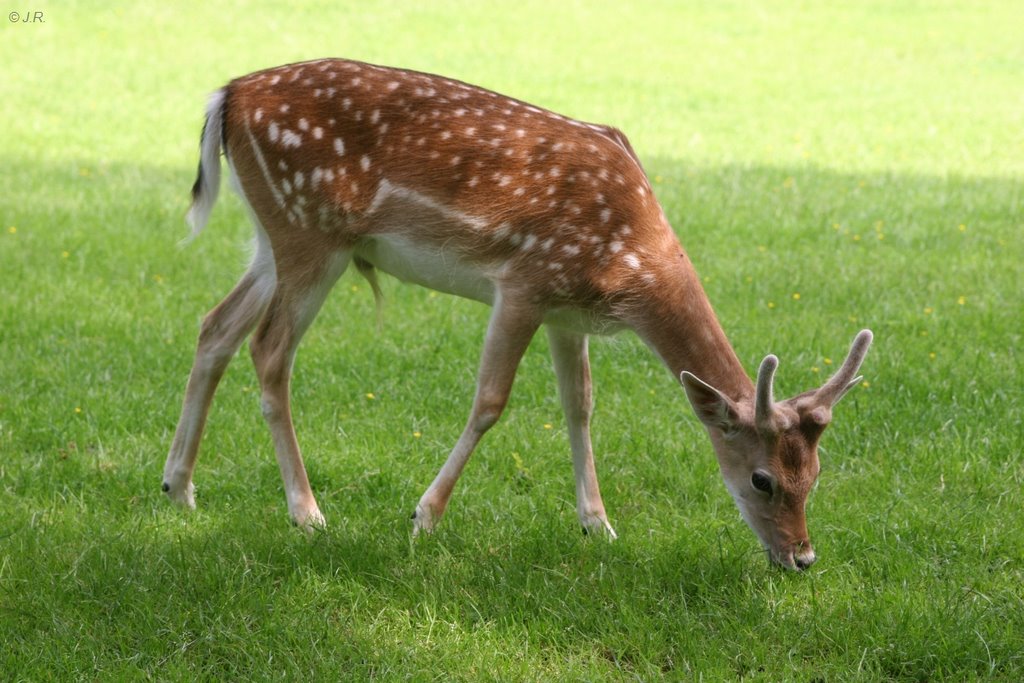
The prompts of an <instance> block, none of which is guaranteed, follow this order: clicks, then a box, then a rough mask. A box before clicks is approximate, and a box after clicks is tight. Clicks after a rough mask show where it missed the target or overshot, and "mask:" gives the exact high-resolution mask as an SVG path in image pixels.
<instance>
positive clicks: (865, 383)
mask: <svg viewBox="0 0 1024 683" xmlns="http://www.w3.org/2000/svg"><path fill="white" fill-rule="evenodd" d="M860 385H861V386H862V387H864V388H865V389H867V388H868V387H870V386H871V382H869V381H867V380H864V381H863V382H861V383H860Z"/></svg>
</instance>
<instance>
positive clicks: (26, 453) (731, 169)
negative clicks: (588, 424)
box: [0, 0, 1024, 681]
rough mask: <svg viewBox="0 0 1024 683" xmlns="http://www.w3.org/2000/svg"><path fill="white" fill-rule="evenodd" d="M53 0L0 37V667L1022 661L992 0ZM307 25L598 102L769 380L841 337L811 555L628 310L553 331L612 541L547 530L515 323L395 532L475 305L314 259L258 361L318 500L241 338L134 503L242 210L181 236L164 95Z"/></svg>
mask: <svg viewBox="0 0 1024 683" xmlns="http://www.w3.org/2000/svg"><path fill="white" fill-rule="evenodd" d="M56 5H64V6H53V7H44V8H43V16H42V21H37V22H22V21H17V22H12V21H9V20H10V19H11V18H14V17H13V15H12V16H10V17H8V18H7V19H5V20H4V23H3V25H2V26H0V37H2V39H0V60H2V61H0V63H2V64H3V70H2V73H0V121H2V122H3V125H2V126H0V150H2V153H3V162H4V163H3V164H2V165H0V187H3V188H4V190H3V192H0V221H2V222H0V350H2V362H0V644H2V646H0V672H2V674H3V675H2V677H3V678H4V679H5V680H33V681H35V680H70V679H88V680H97V679H104V680H109V679H115V680H118V679H131V680H134V679H143V678H151V679H158V680H262V679H273V678H280V679H290V680H353V679H354V680H359V679H368V678H380V679H386V680H389V679H406V678H408V679H413V680H426V679H438V680H450V679H456V680H460V679H461V680H481V679H483V680H492V679H493V680H606V679H607V680H622V679H640V680H651V679H657V678H660V677H664V678H667V679H684V680H690V679H694V680H732V679H744V680H768V681H776V680H796V681H816V680H823V681H824V680H827V681H832V680H866V681H875V680H883V679H893V680H939V679H951V680H965V679H968V680H969V679H1002V680H1007V681H1016V680H1020V679H1021V678H1024V516H1022V510H1024V458H1022V450H1024V430H1022V428H1021V425H1022V423H1024V395H1022V391H1021V383H1022V379H1024V368H1022V363H1021V355H1022V348H1021V346H1022V332H1024V325H1022V323H1021V322H1020V319H1021V314H1022V312H1024V306H1022V295H1021V292H1022V291H1024V277H1022V273H1024V267H1022V263H1024V246H1022V236H1024V196H1022V195H1024V193H1022V180H1024V91H1022V89H1021V84H1022V83H1024V41H1021V39H1020V30H1019V29H1020V26H1022V25H1024V7H1022V6H1021V5H1020V3H1019V2H1015V1H1012V0H1006V1H993V2H986V3H976V2H970V1H969V0H944V1H943V2H936V3H921V2H911V1H909V0H907V1H902V0H901V1H899V2H883V1H882V0H875V1H872V2H864V3H852V4H851V3H846V4H845V5H843V7H841V8H840V7H838V6H835V5H834V3H826V2H813V1H812V2H806V3H796V4H794V3H781V2H777V3H757V2H724V3H705V4H698V3H679V2H668V1H665V2H644V3H639V5H638V6H637V7H635V8H631V9H629V10H626V9H625V8H624V6H623V8H619V6H618V5H613V4H611V3H609V4H605V3H584V2H566V3H551V2H539V1H534V0H527V1H525V2H522V1H518V2H515V3H511V2H509V3H469V2H459V1H457V0H447V1H443V2H431V3H411V2H410V3H392V2H363V3H348V2H345V3H315V2H303V3H291V5H292V6H291V7H289V8H287V9H283V8H281V7H279V6H278V5H277V4H274V3H224V4H218V3H200V2H193V1H189V2H182V3H174V4H173V8H172V6H169V5H159V6H158V5H157V4H156V3H136V4H134V5H132V4H127V3H126V4H123V5H120V6H118V5H117V4H111V3H98V2H80V3H57V4H56ZM26 9H33V8H26ZM9 11H13V10H12V9H11V8H9ZM17 11H18V12H19V18H20V17H22V16H24V15H25V12H23V11H21V10H20V8H19V9H18V10H17ZM33 11H34V10H33ZM322 56H345V57H354V58H358V59H363V60H366V61H371V62H376V63H383V64H390V65H396V66H406V67H411V68H415V69H419V70H424V71H430V72H435V73H444V74H446V75H450V76H454V77H457V78H460V79H462V80H465V81H469V82H473V83H478V84H481V85H484V86H486V87H489V88H492V89H495V90H499V91H501V92H505V93H507V94H509V95H513V96H516V97H519V98H521V99H524V100H527V101H531V102H534V103H536V104H538V105H542V106H545V107H548V108H551V109H554V110H556V111H560V112H563V113H565V114H568V115H571V116H574V117H577V118H581V119H584V120H592V121H601V122H604V123H609V124H613V125H615V126H617V127H619V128H621V129H622V130H624V131H625V132H626V133H627V134H628V135H629V136H630V139H631V141H632V143H633V145H634V147H635V148H636V150H637V152H638V154H639V155H640V157H641V159H642V160H643V162H644V165H645V168H646V169H647V172H648V174H649V175H650V177H651V180H652V183H653V185H654V188H655V192H656V194H657V196H658V198H659V200H660V201H661V203H662V205H663V206H664V208H665V211H666V214H667V215H668V218H669V220H670V222H671V223H672V225H673V227H674V229H675V230H676V231H677V233H678V234H679V235H680V238H681V239H682V241H683V244H684V245H685V246H686V248H687V250H688V252H689V254H690V257H691V258H692V260H693V261H694V263H695V264H696V266H697V268H698V271H699V272H700V274H701V276H702V279H703V281H704V285H705V288H706V290H707V292H708V295H709V297H710V299H711V301H712V303H713V304H714V305H715V308H716V310H717V312H718V314H719V317H720V319H721V320H722V323H723V326H724V327H725V329H726V331H727V333H728V334H729V336H730V339H731V341H732V342H733V344H734V346H735V348H736V350H737V352H738V354H739V357H740V359H741V360H742V361H743V363H744V365H745V366H746V367H747V368H748V370H749V371H750V372H751V373H753V372H754V371H755V370H756V367H757V363H758V362H759V361H760V359H761V358H762V357H763V356H764V355H765V354H767V353H775V354H777V355H778V356H779V358H780V359H781V365H780V369H779V373H778V376H777V380H776V383H777V393H778V394H780V395H786V396H788V395H792V394H796V393H798V392H800V391H802V390H804V389H807V388H810V387H812V386H815V385H816V384H820V383H821V382H822V381H823V380H824V379H825V378H826V377H827V376H828V375H829V373H830V372H831V371H833V370H834V369H835V367H836V365H837V364H838V363H839V362H841V360H842V358H843V354H844V353H845V351H846V349H847V346H848V344H849V342H850V340H851V339H852V337H853V335H854V334H855V333H856V331H857V330H859V329H861V328H863V327H868V328H871V329H872V330H874V333H875V343H874V346H873V347H872V349H871V351H870V353H869V355H868V358H867V361H866V362H865V364H864V366H863V368H862V373H863V374H864V375H865V381H864V383H863V384H862V385H861V386H859V387H857V388H856V389H855V390H854V391H852V392H851V394H850V395H849V396H848V397H847V398H846V399H845V400H844V401H843V402H842V403H841V404H840V405H839V406H837V408H836V411H835V412H836V417H835V423H834V424H833V425H832V426H831V427H830V428H829V430H828V431H827V432H826V435H825V437H824V440H823V443H822V447H821V460H822V466H823V471H822V475H821V478H820V481H819V484H818V485H817V488H816V491H815V492H814V493H813V494H812V496H811V499H810V503H809V506H808V521H809V527H810V532H811V536H812V538H813V539H814V541H815V547H816V550H817V552H818V556H819V560H818V562H817V564H815V565H814V566H813V567H812V568H811V569H810V570H809V571H807V572H804V573H802V574H796V573H789V572H784V571H782V570H780V569H778V568H775V567H773V566H770V565H769V564H768V563H767V562H766V561H765V558H764V555H763V553H762V552H761V551H760V550H759V546H758V544H757V541H756V539H755V537H754V536H753V534H752V533H751V532H750V531H749V529H748V528H747V527H746V525H745V524H744V523H743V521H742V520H741V519H740V518H739V515H738V513H737V511H736V508H735V505H734V504H733V502H732V500H731V499H730V497H729V495H728V493H727V491H726V489H725V487H724V485H723V484H722V481H721V477H720V475H719V473H718V468H717V464H716V462H715V459H714V455H713V453H712V449H711V446H710V443H709V442H708V440H707V438H706V436H705V433H704V430H703V428H702V427H701V426H700V424H699V422H698V421H697V419H696V418H695V417H694V415H693V413H692V411H691V409H690V407H689V405H688V404H687V402H686V400H685V397H684V395H683V392H682V390H681V389H680V387H679V385H678V383H677V382H676V380H674V379H673V378H672V377H671V376H670V375H669V374H668V373H667V372H666V371H665V370H664V368H663V367H662V366H661V365H660V364H659V363H658V362H657V361H656V359H655V358H654V357H653V356H652V355H651V354H650V353H649V352H648V351H647V349H646V348H645V347H644V346H643V345H642V344H641V343H640V342H639V341H638V340H637V339H636V338H635V337H634V336H632V335H630V334H623V335H620V336H617V337H613V338H610V339H599V340H594V342H593V343H592V351H591V355H592V362H593V371H594V380H595V385H596V397H597V412H596V416H595V424H594V429H593V434H594V441H595V449H596V453H597V468H598V473H599V475H600V478H601V483H602V490H603V494H604V500H605V503H606V505H607V507H608V513H609V516H610V519H611V522H612V524H613V525H614V526H615V529H616V531H617V532H618V534H619V539H618V540H616V541H614V542H607V541H605V540H602V539H594V538H587V537H584V536H582V535H581V534H580V533H579V527H578V524H577V521H576V515H575V510H574V504H575V501H574V495H573V484H572V471H571V460H570V455H569V447H568V440H567V436H566V429H565V424H564V420H563V418H562V415H561V410H560V405H559V401H558V399H557V395H556V394H555V383H554V375H553V372H552V371H551V368H550V360H549V356H548V353H547V340H546V338H545V337H544V335H538V337H537V339H536V340H535V341H534V343H533V345H532V346H531V348H530V350H529V351H528V353H527V355H526V358H525V359H524V361H523V364H522V367H521V369H520V372H519V375H518V379H517V382H516V386H515V389H514V391H513V395H512V401H511V403H510V406H509V409H508V410H507V411H506V413H505V416H504V418H503V420H502V422H501V423H500V424H499V425H498V426H497V427H496V428H495V429H493V430H492V431H491V432H490V433H489V434H488V435H487V437H486V438H485V439H484V441H483V443H482V444H481V446H480V448H479V449H478V451H477V452H476V454H475V455H474V457H473V460H472V461H471V462H470V464H469V466H468V467H467V470H466V473H465V475H464V476H463V478H462V479H461V481H460V483H459V487H458V488H457V490H456V492H455V495H454V496H453V499H452V504H451V506H450V507H449V510H448V512H447V514H446V515H445V518H444V520H443V522H442V524H441V527H440V528H439V529H438V531H437V532H436V533H435V534H433V535H431V536H428V537H424V538H418V539H415V540H413V539H411V538H410V528H411V527H410V523H409V519H408V517H409V513H410V512H411V511H412V509H413V507H414V506H415V504H416V501H417V500H418V498H419V495H420V494H421V493H422V491H423V490H424V489H425V487H426V486H427V485H428V484H429V483H430V481H431V479H432V478H433V476H434V474H435V473H436V471H437V469H438V468H439V467H440V465H441V463H442V462H443V460H444V458H445V457H446V455H447V452H448V449H449V448H450V447H451V445H452V444H453V443H454V441H455V439H456V438H457V436H458V434H459V432H460V431H461V429H462V426H463V423H464V421H465V416H466V414H467V412H468V410H469V406H470V401H471V398H472V386H473V381H474V374H475V370H476V365H477V359H478V354H479V349H480V345H481V341H482V339H483V334H484V327H485V324H486V320H487V313H488V311H487V309H486V308H485V307H483V306H481V305H479V304H476V303H472V302H468V301H462V300H457V299H453V298H451V297H447V296H444V295H438V294H435V293H432V292H429V291H427V290H423V289H418V288H414V287H411V286H406V285H401V284H399V283H397V282H396V281H394V280H391V279H388V278H384V279H383V282H382V284H383V289H384V294H385V297H386V305H385V308H384V315H383V327H382V328H381V329H380V330H378V328H377V326H376V322H375V313H374V307H373V299H372V296H371V294H370V291H369V288H368V287H367V285H366V284H365V283H364V282H363V281H362V280H360V279H359V278H358V276H357V275H356V274H355V273H354V271H353V272H351V273H349V274H347V275H345V276H344V277H343V278H342V280H341V281H340V282H339V284H338V286H337V287H336V288H335V291H334V292H333V294H332V295H331V297H330V298H329V300H328V302H327V305H326V306H325V307H324V310H323V312H322V314H321V315H320V317H319V318H318V320H317V322H316V324H315V325H314V326H313V327H312V329H311V330H310V332H309V333H308V334H307V336H306V339H305V341H304V343H303V346H302V347H301V349H300V351H299V355H298V359H297V363H296V374H295V379H294V386H293V397H294V411H295V420H296V426H297V430H298V433H299V439H300V442H301V443H302V445H303V448H304V455H305V460H306V465H307V468H308V469H309V473H310V478H311V481H312V485H313V488H314V491H315V492H316V494H317V496H318V500H319V503H320V507H321V509H322V510H323V512H324V514H325V516H326V517H327V520H328V524H329V526H328V528H327V529H326V530H325V531H323V532H320V533H317V534H315V535H313V536H312V537H307V536H305V535H303V534H302V533H300V532H298V531H296V530H295V529H294V528H292V527H291V526H290V525H289V524H288V521H287V509H286V505H285V500H284V495H283V491H282V485H281V481H280V476H279V474H278V469H277V464H276V462H275V460H274V455H273V448H272V445H271V442H270V437H269V433H268V430H267V429H266V426H265V424H264V423H263V420H262V419H261V417H260V411H259V400H258V395H259V390H258V385H257V381H256V378H255V375H254V373H253V371H252V366H251V362H250V361H249V358H248V354H247V353H241V354H240V355H239V357H238V358H237V359H236V361H235V362H234V363H233V364H232V366H231V367H230V368H229V370H228V373H227V375H226V376H225V378H224V380H223V382H222V384H221V388H220V390H219V392H218V394H217V397H216V399H215V401H214V405H213V409H212V412H211V415H210V421H209V426H208V429H207V434H206V437H205V439H204V441H203V446H202V451H201V455H200V460H199V465H198V468H197V471H196V479H195V480H196V487H197V502H198V506H199V507H198V509H197V510H196V511H195V512H193V513H191V514H189V513H185V512H183V511H182V510H179V509H176V508H174V507H173V506H172V505H171V504H170V503H169V502H168V501H166V500H165V497H164V495H163V494H162V493H161V491H160V483H161V472H162V467H163V461H164V458H165V456H166V452H167V448H168V446H169V444H170V439H171V436H172V433H173V429H174V425H175V423H176V420H177V418H178V412H179V408H180V401H181V397H182V392H183V390H184V384H185V379H186V377H187V374H188V369H189V367H190V365H191V362H192V354H193V351H194V345H195V338H196V334H197V331H198V323H199V320H200V319H201V317H202V316H203V315H204V314H205V312H206V311H207V310H208V309H209V308H211V307H212V306H213V305H215V304H216V303H217V302H218V301H219V300H220V299H221V298H222V297H223V296H224V295H225V294H226V293H227V292H228V291H229V290H230V288H231V286H232V285H233V283H234V282H235V281H236V280H237V278H238V277H239V275H240V274H241V272H242V270H243V269H244V266H245V263H246V258H247V253H248V252H247V247H248V242H249V239H250V236H251V230H250V228H249V227H248V226H247V224H246V219H245V216H244V211H243V209H242V207H241V205H240V203H239V201H238V200H237V198H235V197H234V196H232V195H231V194H230V193H227V192H225V193H224V194H223V195H222V197H223V199H222V200H221V202H220V203H219V204H218V206H217V207H216V209H215V210H214V213H213V218H212V221H211V225H210V226H209V228H208V229H207V231H206V232H205V233H204V234H203V235H202V236H201V237H200V238H199V239H197V240H196V241H194V242H192V243H191V244H189V245H187V246H181V245H180V244H179V242H180V241H181V240H182V238H184V237H185V236H186V235H187V234H188V232H187V227H186V226H185V224H184V220H183V216H184V213H185V211H186V209H187V207H188V200H189V197H188V191H189V188H190V187H191V183H192V180H193V176H194V172H195V164H196V161H197V158H198V155H197V152H198V149H197V145H198V135H199V129H200V127H201V124H202V108H203V102H204V98H205V96H206V94H207V93H208V92H210V91H212V90H214V89H215V88H217V87H219V86H220V85H222V84H223V83H224V82H226V81H227V80H228V79H230V78H232V77H234V76H237V75H240V74H243V73H246V72H248V71H252V70H255V69H257V68H262V67H265V66H270V65H274V64H278V63H283V62H290V61H298V60H302V59H308V58H314V57H322Z"/></svg>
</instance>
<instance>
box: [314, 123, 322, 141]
mask: <svg viewBox="0 0 1024 683" xmlns="http://www.w3.org/2000/svg"><path fill="white" fill-rule="evenodd" d="M323 136H324V129H323V128H321V127H320V126H316V127H315V128H313V139H315V140H319V139H320V138H322V137H323Z"/></svg>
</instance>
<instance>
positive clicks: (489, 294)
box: [355, 235, 494, 304]
mask: <svg viewBox="0 0 1024 683" xmlns="http://www.w3.org/2000/svg"><path fill="white" fill-rule="evenodd" d="M355 255H356V256H359V257H360V258H362V259H364V260H365V261H368V262H370V263H372V264H373V266H374V267H375V268H377V269H378V270H381V271H383V272H385V273H387V274H388V275H391V276H393V277H396V278H398V279H399V280H402V281H403V282H412V283H414V284H417V285H422V286H423V287H429V288H430V289H434V290H437V291H439V292H446V293H448V294H455V295H457V296H461V297H465V298H467V299H475V300H477V301H481V302H483V303H485V304H492V303H493V302H494V282H493V281H492V279H491V278H490V277H489V273H488V272H486V271H485V269H484V268H482V267H481V266H480V265H479V264H473V263H470V262H468V261H466V260H465V259H464V258H461V257H460V256H459V255H458V254H457V253H455V252H454V251H453V250H451V249H445V248H443V247H436V246H429V245H424V244H423V243H421V242H414V241H413V240H411V239H410V238H408V237H406V236H402V235H374V236H372V237H366V238H364V239H363V240H360V243H359V244H358V246H357V247H356V250H355Z"/></svg>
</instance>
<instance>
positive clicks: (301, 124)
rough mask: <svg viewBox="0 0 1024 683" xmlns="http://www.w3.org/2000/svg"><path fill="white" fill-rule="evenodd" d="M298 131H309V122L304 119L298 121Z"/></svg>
mask: <svg viewBox="0 0 1024 683" xmlns="http://www.w3.org/2000/svg"><path fill="white" fill-rule="evenodd" d="M299 130H301V131H307V130H309V121H307V120H306V119H299Z"/></svg>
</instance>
